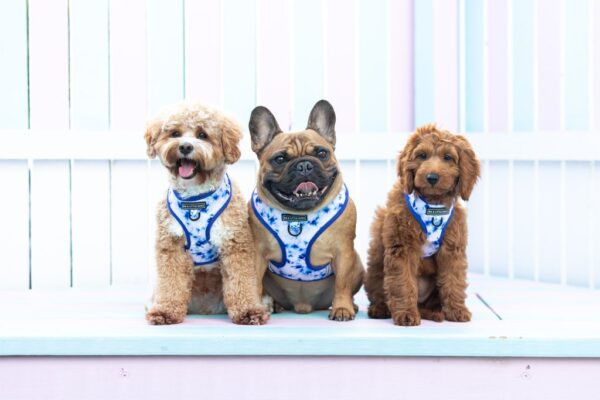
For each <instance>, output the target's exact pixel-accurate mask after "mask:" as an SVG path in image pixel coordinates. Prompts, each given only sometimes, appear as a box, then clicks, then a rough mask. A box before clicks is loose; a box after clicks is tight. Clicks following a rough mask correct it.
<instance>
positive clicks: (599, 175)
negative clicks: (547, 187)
mask: <svg viewBox="0 0 600 400" xmlns="http://www.w3.org/2000/svg"><path fill="white" fill-rule="evenodd" d="M597 21H598V20H597ZM593 178H594V182H593V186H594V193H593V194H592V196H593V197H592V198H593V199H597V198H599V197H600V161H595V162H594V176H593ZM592 215H593V216H594V217H593V220H592V229H593V239H594V242H593V243H592V246H593V247H592V254H593V259H592V264H593V265H592V270H591V271H590V280H591V284H592V286H593V287H594V288H596V289H598V288H600V249H599V248H598V246H597V243H598V240H600V213H597V212H595V213H592Z"/></svg>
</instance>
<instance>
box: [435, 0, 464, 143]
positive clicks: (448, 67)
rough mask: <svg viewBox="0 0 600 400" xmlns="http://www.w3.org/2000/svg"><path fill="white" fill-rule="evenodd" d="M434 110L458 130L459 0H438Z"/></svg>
mask: <svg viewBox="0 0 600 400" xmlns="http://www.w3.org/2000/svg"><path fill="white" fill-rule="evenodd" d="M433 20H434V23H433V29H434V48H433V49H432V51H433V52H434V60H436V61H435V62H434V67H433V69H434V82H435V85H434V96H435V100H434V112H435V120H436V121H437V123H438V124H440V126H441V127H444V128H447V129H450V130H452V131H456V130H457V129H458V99H459V93H458V54H459V52H458V1H457V0H435V2H434V15H433Z"/></svg>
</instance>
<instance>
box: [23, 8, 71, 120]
mask: <svg viewBox="0 0 600 400" xmlns="http://www.w3.org/2000/svg"><path fill="white" fill-rule="evenodd" d="M68 49H69V24H68V2H67V0H52V1H49V0H31V1H29V88H30V107H31V114H30V126H31V128H32V129H36V128H43V129H49V128H50V129H53V128H54V129H68V128H69V50H68Z"/></svg>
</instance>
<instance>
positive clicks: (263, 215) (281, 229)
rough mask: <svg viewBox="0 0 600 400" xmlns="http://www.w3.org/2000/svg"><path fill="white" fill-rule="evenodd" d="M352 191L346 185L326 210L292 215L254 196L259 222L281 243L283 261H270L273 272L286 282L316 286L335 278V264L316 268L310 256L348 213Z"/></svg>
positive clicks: (325, 207)
mask: <svg viewBox="0 0 600 400" xmlns="http://www.w3.org/2000/svg"><path fill="white" fill-rule="evenodd" d="M347 204H348V189H347V188H346V186H345V185H344V187H343V188H342V190H341V191H340V193H338V195H337V196H335V198H334V199H333V200H332V201H331V202H329V203H328V204H327V205H325V206H324V207H321V208H320V209H319V210H317V211H314V212H310V213H307V214H298V213H294V214H288V213H286V212H285V211H281V210H279V209H277V208H273V207H270V206H268V205H267V204H265V202H264V201H263V200H262V199H261V198H260V197H258V194H257V193H256V190H255V191H254V193H253V194H252V209H253V210H254V214H255V215H256V217H257V218H258V219H259V221H260V222H261V223H262V224H263V225H264V226H265V228H266V229H267V230H268V231H269V232H271V234H272V235H273V236H274V237H275V239H276V240H277V242H278V243H279V247H280V249H281V261H280V262H276V261H274V260H270V261H269V265H268V268H269V271H271V272H273V273H274V274H276V275H278V276H281V277H283V278H286V279H291V280H294V281H303V282H313V281H319V280H322V279H326V278H329V277H330V276H331V275H333V269H332V267H331V263H328V264H325V265H318V266H316V265H312V264H311V263H310V252H311V249H312V246H313V244H314V243H315V241H316V240H317V239H318V238H319V236H320V235H321V234H322V233H323V232H325V230H326V229H327V228H328V227H330V226H331V224H333V223H334V222H335V221H336V220H337V219H338V218H339V216H340V215H342V213H343V212H344V210H345V209H346V205H347Z"/></svg>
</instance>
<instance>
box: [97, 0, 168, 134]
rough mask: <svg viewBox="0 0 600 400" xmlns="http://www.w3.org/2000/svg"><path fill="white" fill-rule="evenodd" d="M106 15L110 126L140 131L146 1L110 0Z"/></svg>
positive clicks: (143, 114)
mask: <svg viewBox="0 0 600 400" xmlns="http://www.w3.org/2000/svg"><path fill="white" fill-rule="evenodd" d="M109 18H110V120H111V127H112V128H117V129H138V130H140V131H141V129H142V128H143V126H144V123H145V121H146V104H147V100H146V79H147V75H146V2H145V0H128V1H120V0H110V16H109ZM169 28H170V29H172V28H173V27H169ZM140 133H141V132H140Z"/></svg>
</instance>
